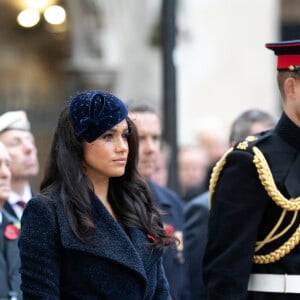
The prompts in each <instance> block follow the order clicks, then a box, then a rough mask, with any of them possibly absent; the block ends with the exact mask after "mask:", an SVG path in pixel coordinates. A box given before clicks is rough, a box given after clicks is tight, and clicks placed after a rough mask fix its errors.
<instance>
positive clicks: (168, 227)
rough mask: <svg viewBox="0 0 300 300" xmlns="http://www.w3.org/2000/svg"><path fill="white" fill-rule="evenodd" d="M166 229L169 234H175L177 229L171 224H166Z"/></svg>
mask: <svg viewBox="0 0 300 300" xmlns="http://www.w3.org/2000/svg"><path fill="white" fill-rule="evenodd" d="M165 231H166V233H167V235H169V236H174V232H175V230H174V227H173V226H172V225H171V224H167V225H165Z"/></svg>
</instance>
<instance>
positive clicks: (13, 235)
mask: <svg viewBox="0 0 300 300" xmlns="http://www.w3.org/2000/svg"><path fill="white" fill-rule="evenodd" d="M19 232H20V226H19V225H18V224H8V225H6V227H5V231H4V236H5V237H6V238H7V239H8V240H16V239H17V238H18V236H19Z"/></svg>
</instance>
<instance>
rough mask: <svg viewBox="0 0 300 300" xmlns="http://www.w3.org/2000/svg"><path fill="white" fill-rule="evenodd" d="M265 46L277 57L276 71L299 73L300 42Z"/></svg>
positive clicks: (284, 42) (293, 41)
mask: <svg viewBox="0 0 300 300" xmlns="http://www.w3.org/2000/svg"><path fill="white" fill-rule="evenodd" d="M265 46H266V48H267V49H270V50H272V51H274V54H275V55H276V56H277V70H278V71H295V72H297V73H300V40H291V41H283V42H275V43H267V44H266V45H265Z"/></svg>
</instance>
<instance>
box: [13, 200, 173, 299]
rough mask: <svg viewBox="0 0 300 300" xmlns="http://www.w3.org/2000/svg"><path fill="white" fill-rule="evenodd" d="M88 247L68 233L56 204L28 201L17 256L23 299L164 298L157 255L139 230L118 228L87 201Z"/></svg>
mask: <svg viewBox="0 0 300 300" xmlns="http://www.w3.org/2000/svg"><path fill="white" fill-rule="evenodd" d="M91 201H92V205H93V221H94V224H95V226H96V228H97V232H96V235H95V237H94V238H93V240H92V242H93V244H91V245H87V244H84V243H82V242H81V241H80V240H79V239H78V238H77V237H75V235H74V234H73V232H72V230H71V227H70V225H69V223H68V220H67V217H66V214H65V212H64V209H63V207H62V205H61V202H58V201H48V200H46V199H44V198H42V197H41V196H38V195H37V196H36V197H34V198H33V199H31V200H30V201H29V202H28V203H27V205H26V207H25V210H24V213H23V216H22V222H21V223H22V227H21V234H20V241H19V246H20V255H21V275H22V290H23V295H24V299H30V300H34V299H51V300H56V299H57V300H58V299H64V300H68V299H70V300H71V299H72V300H76V299H81V300H86V299H89V300H93V299H95V300H96V299H97V300H100V299H105V300H110V299H111V300H123V299H136V300H139V299H140V300H150V299H159V300H169V299H171V298H170V295H169V290H168V284H167V280H166V278H165V275H164V271H163V267H162V258H161V256H162V253H161V252H162V251H155V250H154V249H153V247H152V246H151V242H152V241H153V240H152V239H151V238H149V237H148V236H147V233H146V232H143V231H142V230H140V229H138V228H127V227H126V228H125V227H124V228H123V227H122V226H121V225H120V224H118V223H117V222H116V221H115V220H114V219H113V218H112V216H111V215H110V214H109V213H108V211H107V210H106V209H105V207H104V206H103V205H102V203H101V201H100V200H99V199H98V198H96V197H95V196H92V197H91Z"/></svg>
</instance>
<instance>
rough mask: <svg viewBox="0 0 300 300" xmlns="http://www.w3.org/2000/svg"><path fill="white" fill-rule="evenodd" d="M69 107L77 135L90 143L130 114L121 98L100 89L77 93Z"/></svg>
mask: <svg viewBox="0 0 300 300" xmlns="http://www.w3.org/2000/svg"><path fill="white" fill-rule="evenodd" d="M69 109H70V111H69V112H70V117H71V121H72V124H73V127H74V129H75V133H76V135H77V136H78V137H79V138H81V139H83V140H85V141H86V142H88V143H91V142H93V141H94V140H96V139H97V138H98V137H99V136H100V135H102V134H103V133H104V132H106V131H108V130H110V129H111V128H113V127H114V126H115V125H117V124H118V123H120V122H121V121H122V120H124V119H125V118H126V117H127V116H128V109H127V107H126V105H125V104H124V103H123V102H122V101H121V100H120V99H118V98H117V97H116V96H114V95H112V94H110V93H108V92H104V91H98V90H95V91H85V92H81V93H79V94H77V95H75V96H74V97H73V98H72V99H71V103H70V108H69Z"/></svg>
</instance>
